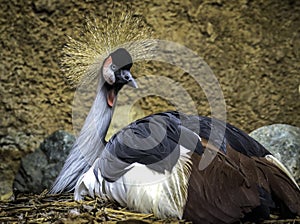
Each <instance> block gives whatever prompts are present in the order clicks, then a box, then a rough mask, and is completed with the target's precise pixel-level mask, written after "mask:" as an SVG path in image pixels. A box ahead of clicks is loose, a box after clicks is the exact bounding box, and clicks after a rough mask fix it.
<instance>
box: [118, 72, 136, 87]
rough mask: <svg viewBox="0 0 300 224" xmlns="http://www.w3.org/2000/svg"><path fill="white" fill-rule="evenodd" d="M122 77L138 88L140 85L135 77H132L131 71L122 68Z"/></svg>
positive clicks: (128, 83)
mask: <svg viewBox="0 0 300 224" xmlns="http://www.w3.org/2000/svg"><path fill="white" fill-rule="evenodd" d="M121 79H123V81H124V83H125V84H127V85H128V86H131V87H133V88H138V85H137V83H136V81H135V80H134V78H133V77H132V75H131V73H130V71H128V70H121Z"/></svg>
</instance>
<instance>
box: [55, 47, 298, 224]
mask: <svg viewBox="0 0 300 224" xmlns="http://www.w3.org/2000/svg"><path fill="white" fill-rule="evenodd" d="M132 65H133V60H132V57H131V54H130V53H129V52H128V51H127V50H126V49H125V48H118V49H116V50H115V51H113V52H112V53H110V54H109V55H108V56H107V57H106V58H105V59H104V61H103V64H102V66H101V69H100V74H99V76H100V77H99V79H100V81H99V83H98V90H97V95H96V98H95V101H94V103H93V106H92V107H91V110H90V112H89V114H88V116H87V118H86V121H85V123H84V126H83V128H82V130H81V132H80V135H79V136H78V138H77V140H76V142H75V144H74V146H73V149H72V151H71V153H70V155H69V157H68V158H67V160H66V162H65V164H64V167H63V169H62V171H61V173H60V174H59V176H58V177H57V179H56V181H55V183H54V185H53V187H52V190H51V192H52V193H61V192H63V191H74V199H75V200H83V199H84V196H86V195H89V196H92V197H95V196H100V197H107V198H109V199H110V200H112V201H115V202H117V203H118V204H120V205H121V206H126V207H128V208H129V209H132V210H134V211H138V212H143V213H153V214H154V215H155V216H156V217H158V218H169V217H172V218H179V219H186V220H188V221H192V222H193V223H236V222H239V221H251V222H259V221H262V220H265V219H268V218H269V217H270V214H271V213H276V214H278V215H279V216H280V217H289V218H290V217H295V216H297V215H298V216H299V215H300V189H299V186H298V185H297V183H296V181H295V180H294V178H293V177H292V175H291V174H290V173H289V171H288V170H287V169H286V168H285V166H284V165H283V164H282V163H281V162H280V161H279V160H277V159H276V158H275V157H274V156H273V155H272V154H271V153H270V152H269V151H268V150H267V149H265V148H264V147H263V146H262V145H261V144H260V143H258V142H257V141H256V140H254V139H253V138H251V137H250V136H249V135H248V134H246V133H245V132H243V131H242V130H240V129H239V128H237V127H235V126H233V125H231V124H229V123H226V122H224V121H222V120H218V119H216V118H210V117H205V116H200V115H188V114H184V113H181V112H178V111H166V112H161V113H156V114H152V115H149V116H146V117H144V118H140V119H138V120H136V121H134V122H132V123H130V124H129V125H128V126H126V127H124V128H122V129H121V130H120V131H118V132H117V133H116V134H114V135H113V136H112V137H111V138H110V139H109V141H108V142H106V141H105V136H106V133H107V130H108V127H109V124H110V122H111V118H112V114H113V109H114V107H115V105H116V99H117V95H118V93H119V92H120V90H121V89H122V87H123V86H124V85H129V86H132V87H133V88H137V83H136V81H135V79H134V77H133V76H132V74H131V72H130V69H131V67H132ZM213 130H214V131H213ZM213 132H214V133H213ZM212 133H213V134H212ZM203 164H206V165H204V166H203Z"/></svg>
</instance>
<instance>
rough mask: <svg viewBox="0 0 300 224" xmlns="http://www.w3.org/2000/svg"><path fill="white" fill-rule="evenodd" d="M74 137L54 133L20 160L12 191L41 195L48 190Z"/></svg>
mask: <svg viewBox="0 0 300 224" xmlns="http://www.w3.org/2000/svg"><path fill="white" fill-rule="evenodd" d="M74 141H75V137H74V136H73V135H71V134H69V133H67V132H65V131H56V132H54V133H53V134H52V135H50V136H49V137H47V138H46V139H45V140H44V142H43V143H42V144H41V145H40V147H39V148H38V149H37V150H35V151H34V152H33V153H31V154H28V155H26V156H25V157H24V158H22V160H21V165H20V169H19V171H18V173H17V175H16V177H15V180H14V191H15V192H21V193H41V192H42V191H43V190H45V189H49V188H50V187H51V185H52V183H53V182H54V180H55V178H56V176H57V175H58V173H59V172H60V170H61V168H62V166H63V164H64V162H65V160H66V158H67V156H68V154H69V152H70V150H71V148H72V145H73V143H74Z"/></svg>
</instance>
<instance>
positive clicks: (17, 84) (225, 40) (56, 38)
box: [0, 0, 300, 195]
mask: <svg viewBox="0 0 300 224" xmlns="http://www.w3.org/2000/svg"><path fill="white" fill-rule="evenodd" d="M124 5H126V6H127V7H128V10H130V11H132V12H133V13H134V14H135V15H136V16H139V17H141V18H142V19H143V20H144V21H145V22H146V23H147V24H148V25H149V26H150V27H152V29H153V31H154V33H155V34H156V37H158V38H160V39H165V40H171V41H175V42H177V43H180V44H183V45H185V46H187V47H188V48H190V49H191V50H193V51H194V52H196V53H197V54H198V55H199V56H201V57H202V58H204V59H205V61H206V62H207V63H208V64H209V65H210V67H211V68H212V69H213V71H214V73H215V75H216V77H217V78H218V80H219V83H220V85H221V88H222V90H223V93H224V97H225V100H226V104H227V120H228V121H229V122H230V123H232V124H234V125H236V126H238V127H239V128H242V129H243V130H245V131H248V132H249V131H251V130H254V129H256V128H258V127H261V126H264V125H269V124H272V123H286V124H290V125H294V126H298V127H299V126H300V123H299V122H300V117H299V116H300V115H299V111H300V101H299V100H297V99H299V91H298V89H299V70H300V64H299V61H300V60H299V59H300V51H299V49H300V19H299V17H300V1H297V0H294V1H293V0H289V1H280V0H275V1H274V0H253V1H247V0H244V1H223V0H203V1H194V0H187V1H178V0H168V1H161V0H154V1H153V0H151V1H150V0H146V1H58V0H28V1H24V0H21V1H20V0H9V1H8V0H2V1H1V7H0V27H1V28H0V43H1V51H0V52H1V53H0V59H1V60H0V61H1V62H0V96H1V97H0V114H1V118H0V142H1V143H0V154H1V157H0V164H1V165H0V171H1V172H0V183H1V184H0V194H1V195H7V194H9V193H10V192H11V190H10V189H11V187H9V186H12V179H13V177H14V174H15V173H16V172H17V168H18V161H19V160H20V158H21V157H22V156H23V155H25V154H28V153H30V152H32V151H33V150H34V149H36V148H37V146H38V145H39V144H40V142H41V141H42V140H43V139H44V138H45V137H46V136H48V135H49V134H50V133H53V132H54V131H56V130H67V131H70V132H71V131H72V106H71V105H72V99H73V93H74V91H75V88H73V87H71V86H70V83H69V82H68V81H67V80H66V78H65V76H64V73H63V72H62V71H61V70H60V65H59V64H60V58H61V55H62V48H63V46H64V44H65V43H66V42H67V39H68V38H67V36H71V37H74V38H76V37H77V36H78V35H80V32H79V31H80V29H81V27H82V24H83V23H84V20H85V17H86V16H88V15H93V16H96V17H99V18H100V20H101V19H102V18H104V17H105V14H106V12H108V13H109V12H111V11H112V10H115V11H116V15H118V14H119V13H121V11H124V8H123V7H121V6H124ZM129 32H130V31H129ZM135 66H136V65H135ZM133 69H135V68H133ZM145 74H152V75H161V76H166V77H170V78H171V79H172V80H174V81H175V82H177V83H179V84H180V85H182V87H183V88H184V89H185V90H186V91H187V92H188V93H189V94H191V95H192V99H193V101H194V103H195V105H197V110H198V111H199V113H200V114H203V115H210V107H209V103H208V102H207V99H206V97H205V94H204V93H203V91H202V90H201V88H200V87H199V86H197V85H196V86H195V84H194V82H193V80H192V79H190V78H189V77H188V75H183V72H182V71H181V70H180V69H176V68H172V66H170V65H168V64H166V63H159V62H151V63H148V64H146V66H145V71H141V72H139V73H134V75H135V76H142V75H145ZM162 88H167V89H168V90H172V88H171V87H170V86H168V87H162ZM123 96H124V97H125V98H124V102H127V101H128V99H129V96H128V95H127V94H126V92H125V91H124V92H123ZM175 97H176V96H175ZM188 103H190V102H187V104H188ZM136 106H137V107H139V108H141V109H143V110H144V111H145V113H146V114H148V113H152V112H155V111H162V110H165V109H168V108H170V105H169V104H168V102H166V101H164V100H161V99H159V98H158V97H147V98H144V99H141V100H139V101H138V102H136ZM118 123H119V122H118V119H117V118H115V122H114V123H113V124H112V126H113V127H117V126H118ZM79 126H80V125H79ZM20 136H21V139H19V137H20ZM16 143H18V144H16ZM2 183H3V184H2Z"/></svg>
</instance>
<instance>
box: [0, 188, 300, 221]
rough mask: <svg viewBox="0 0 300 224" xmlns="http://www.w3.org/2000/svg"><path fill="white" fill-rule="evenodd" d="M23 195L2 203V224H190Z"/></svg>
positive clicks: (94, 203) (102, 203)
mask: <svg viewBox="0 0 300 224" xmlns="http://www.w3.org/2000/svg"><path fill="white" fill-rule="evenodd" d="M47 193H48V192H47V191H44V192H43V193H42V194H40V195H21V196H18V197H17V198H15V199H12V200H9V201H1V202H0V223H190V222H186V221H185V220H177V219H158V218H156V217H154V215H153V214H142V213H137V212H133V211H129V210H128V209H126V208H121V207H119V206H118V205H117V204H115V203H113V202H110V201H109V200H107V199H104V198H96V199H92V198H88V197H87V198H85V200H84V201H81V202H77V201H74V199H73V194H71V193H69V194H62V195H49V194H47ZM263 223H285V224H287V223H291V224H292V223H300V218H299V217H298V218H296V219H286V220H279V219H278V217H277V216H276V215H272V216H271V219H270V220H266V221H264V222H263Z"/></svg>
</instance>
